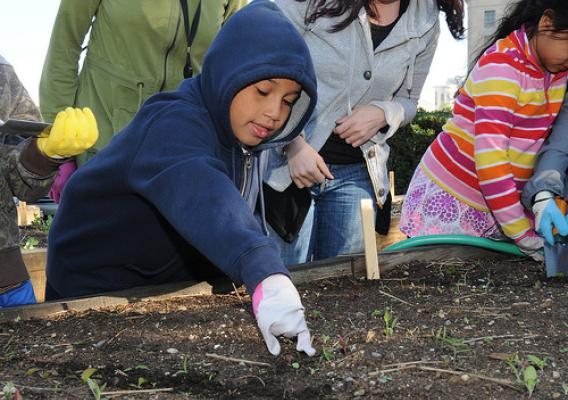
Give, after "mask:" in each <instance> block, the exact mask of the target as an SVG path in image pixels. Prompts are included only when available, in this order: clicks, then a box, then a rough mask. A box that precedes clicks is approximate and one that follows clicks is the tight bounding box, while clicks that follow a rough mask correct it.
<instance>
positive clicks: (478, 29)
mask: <svg viewBox="0 0 568 400" xmlns="http://www.w3.org/2000/svg"><path fill="white" fill-rule="evenodd" d="M515 1H516V0H467V15H468V24H467V26H468V29H467V63H468V66H471V63H472V61H473V60H474V59H475V57H476V56H477V54H478V53H479V51H480V50H481V49H482V48H483V46H484V45H486V44H487V43H488V41H489V39H490V38H491V36H493V33H494V32H495V30H496V29H497V26H498V25H499V21H500V20H501V18H502V17H503V14H504V12H505V10H506V9H507V6H509V5H510V4H512V3H514V2H515Z"/></svg>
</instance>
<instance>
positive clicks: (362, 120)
mask: <svg viewBox="0 0 568 400" xmlns="http://www.w3.org/2000/svg"><path fill="white" fill-rule="evenodd" d="M336 124H337V125H336V127H335V129H334V130H333V131H334V133H335V134H337V135H339V137H340V138H341V139H344V140H345V142H347V143H348V144H350V145H351V146H353V147H359V146H361V145H362V144H364V143H367V142H368V141H369V139H371V138H372V137H373V136H375V135H376V134H377V132H378V131H379V129H381V128H384V127H385V126H387V121H386V119H385V112H384V111H383V109H382V108H379V107H375V106H356V107H355V108H354V109H353V112H352V113H351V115H349V116H345V117H343V118H340V119H338V120H337V122H336Z"/></svg>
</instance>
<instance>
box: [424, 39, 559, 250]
mask: <svg viewBox="0 0 568 400" xmlns="http://www.w3.org/2000/svg"><path fill="white" fill-rule="evenodd" d="M566 80H567V74H566V72H563V73H559V74H555V75H553V74H550V73H549V72H546V71H543V70H542V68H541V67H539V65H538V63H537V60H536V58H535V56H534V54H533V53H532V50H531V48H530V46H529V42H528V39H527V36H526V33H525V31H524V29H519V30H517V31H514V32H513V33H511V34H510V35H509V36H508V37H506V38H504V39H501V40H498V41H497V42H496V43H495V44H494V45H493V46H491V47H490V48H489V49H488V50H487V51H486V52H485V53H484V54H483V55H482V56H481V58H480V59H479V61H478V62H477V64H476V65H475V67H474V68H473V70H472V72H471V73H470V75H469V77H468V79H467V81H466V83H465V85H464V87H463V88H461V89H460V92H459V95H458V97H457V99H456V101H455V104H454V108H453V116H452V118H451V119H450V120H449V121H448V122H447V123H446V124H445V125H444V127H443V131H442V132H441V133H440V134H439V135H438V137H437V138H436V139H435V141H434V142H433V143H432V145H431V146H430V147H429V148H428V150H427V151H426V153H425V154H424V157H423V158H422V161H421V164H420V165H421V167H422V168H423V169H424V171H425V172H426V173H427V174H428V175H429V176H430V178H431V179H433V180H434V181H435V182H436V183H438V184H439V185H440V186H442V187H443V188H444V189H445V190H446V191H447V192H449V193H450V194H452V195H453V196H455V197H456V198H458V199H460V200H461V201H464V202H465V203H467V204H469V205H470V206H472V207H474V208H477V209H479V210H482V211H485V212H491V213H493V215H494V217H495V219H496V220H497V222H498V223H499V224H500V226H501V228H502V230H503V232H504V233H505V234H506V235H507V236H508V237H510V238H512V239H518V238H520V237H522V236H524V235H525V234H526V233H527V232H528V231H529V230H530V229H531V228H532V226H531V222H530V219H529V218H528V217H527V214H526V212H525V209H524V208H523V206H522V205H521V202H520V192H521V191H522V189H523V187H524V185H525V183H526V181H527V180H528V179H529V178H530V176H531V175H532V173H533V166H534V163H535V160H536V155H537V153H538V151H539V150H540V148H541V146H542V144H543V142H544V140H545V139H546V138H547V136H548V135H549V133H550V128H551V126H552V123H553V122H554V120H555V118H556V116H557V114H558V112H559V110H560V107H561V105H562V100H563V98H564V93H565V91H566Z"/></svg>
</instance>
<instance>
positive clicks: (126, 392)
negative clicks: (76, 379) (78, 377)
mask: <svg viewBox="0 0 568 400" xmlns="http://www.w3.org/2000/svg"><path fill="white" fill-rule="evenodd" d="M173 391H174V388H163V389H140V390H117V391H114V392H101V396H111V397H112V396H122V395H129V394H140V393H159V392H173Z"/></svg>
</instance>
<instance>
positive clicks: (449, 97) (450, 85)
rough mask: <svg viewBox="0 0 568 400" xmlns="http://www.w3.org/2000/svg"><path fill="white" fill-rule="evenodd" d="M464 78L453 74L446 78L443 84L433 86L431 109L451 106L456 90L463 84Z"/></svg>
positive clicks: (442, 108)
mask: <svg viewBox="0 0 568 400" xmlns="http://www.w3.org/2000/svg"><path fill="white" fill-rule="evenodd" d="M464 79H465V77H464V76H454V77H453V78H450V79H448V80H447V81H446V83H445V84H444V85H437V86H434V109H433V111H440V110H444V109H448V108H452V106H453V105H454V98H455V95H456V92H457V90H458V88H460V87H461V85H462V84H463V81H464Z"/></svg>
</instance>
